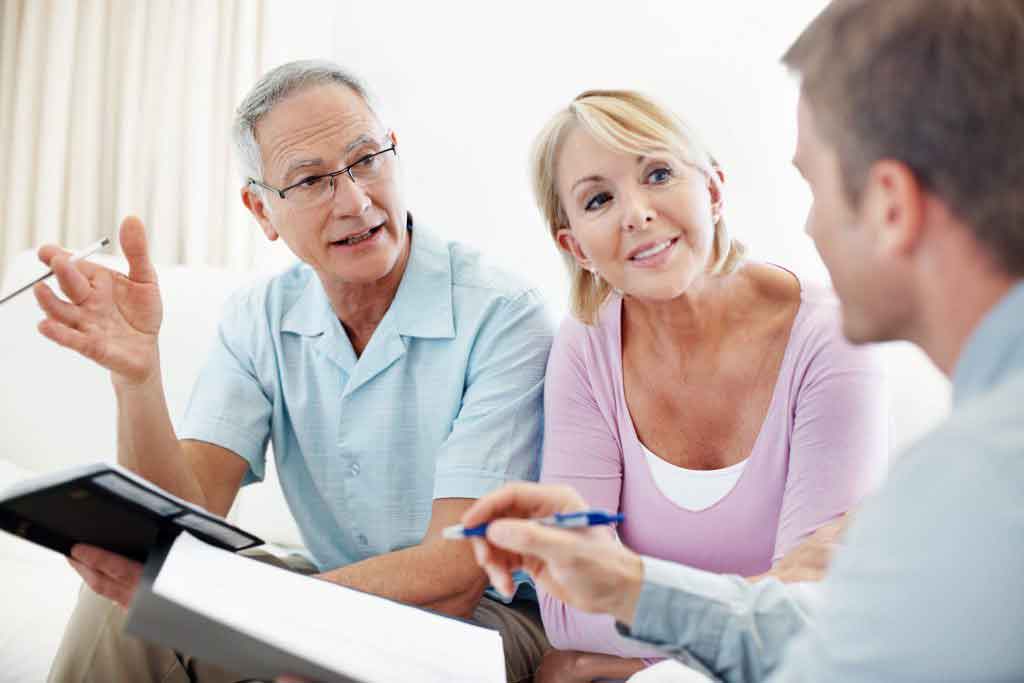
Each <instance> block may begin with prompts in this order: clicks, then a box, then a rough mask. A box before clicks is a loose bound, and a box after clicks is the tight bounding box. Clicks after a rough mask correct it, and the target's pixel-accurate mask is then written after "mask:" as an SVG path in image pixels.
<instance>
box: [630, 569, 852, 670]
mask: <svg viewBox="0 0 1024 683" xmlns="http://www.w3.org/2000/svg"><path fill="white" fill-rule="evenodd" d="M643 563H644V584H643V588H642V589H641V592H640V599H639V600H638V602H637V605H636V611H635V616H634V619H633V625H632V627H627V626H625V625H623V624H617V628H618V631H619V633H621V634H622V635H624V636H629V637H631V638H634V639H639V640H642V641H644V642H646V643H649V644H653V645H656V646H657V647H658V648H659V649H660V650H661V651H662V654H667V655H670V656H672V657H675V658H676V659H679V660H680V661H682V662H683V663H685V664H687V665H689V666H695V665H696V666H695V668H698V669H699V670H702V671H706V672H709V673H711V674H712V675H714V676H715V677H716V678H718V679H721V680H723V681H727V682H728V683H749V682H751V681H760V680H763V679H764V677H765V676H767V675H768V674H769V673H771V671H772V670H774V669H775V668H776V667H777V666H778V664H779V661H780V659H781V657H782V653H783V652H784V650H785V646H786V644H787V643H788V642H789V641H790V639H792V637H793V636H794V634H796V633H798V632H800V631H801V630H802V629H803V628H804V627H805V626H806V625H807V623H808V621H809V618H810V613H811V612H812V611H813V610H814V609H816V607H817V605H818V604H819V598H818V591H817V590H815V588H814V587H811V586H806V585H803V584H792V585H786V584H783V583H781V582H779V581H778V580H776V579H773V578H768V579H762V580H761V581H758V582H757V583H749V582H748V581H746V580H745V579H742V578H740V577H738V576H731V575H723V574H714V573H711V572H705V571H702V570H699V569H693V568H690V567H686V566H683V565H679V564H675V563H672V562H665V561H663V560H657V559H654V558H650V557H644V558H643ZM820 680H832V679H820Z"/></svg>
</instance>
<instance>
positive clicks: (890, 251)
mask: <svg viewBox="0 0 1024 683" xmlns="http://www.w3.org/2000/svg"><path fill="white" fill-rule="evenodd" d="M926 199H927V196H926V193H925V190H924V188H923V187H922V185H921V182H920V181H919V180H918V178H917V176H916V175H915V174H914V172H913V171H912V170H910V167H909V166H907V165H906V164H905V163H903V162H902V161H893V160H891V159H883V160H881V161H878V162H875V163H874V164H873V165H872V166H871V169H870V170H869V171H868V181H867V184H866V186H865V189H864V197H863V200H862V202H861V217H862V219H863V221H864V222H865V223H868V224H870V225H871V226H873V229H874V231H875V233H876V238H877V245H878V249H879V251H880V252H881V253H882V255H886V256H895V257H905V256H907V255H909V254H911V253H913V251H914V250H915V249H916V248H917V246H918V245H919V244H920V241H921V237H922V235H923V234H924V229H925V220H924V219H925V215H926V214H925V208H926V207H925V202H926Z"/></svg>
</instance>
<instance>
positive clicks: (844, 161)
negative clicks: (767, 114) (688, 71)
mask: <svg viewBox="0 0 1024 683" xmlns="http://www.w3.org/2000/svg"><path fill="white" fill-rule="evenodd" d="M783 63H784V64H786V65H787V66H788V67H789V68H790V69H792V70H793V71H794V72H796V73H797V75H798V76H799V77H800V78H801V91H802V94H803V97H804V100H805V101H806V103H807V104H808V106H809V107H810V109H811V111H812V112H813V113H814V116H815V121H816V122H817V123H818V125H819V128H820V130H821V135H822V137H823V138H824V139H825V140H827V141H828V142H829V144H831V145H832V146H833V147H834V148H835V149H836V153H837V155H838V157H839V164H840V173H841V176H842V185H843V191H844V193H845V194H846V198H847V200H848V201H849V202H850V203H851V204H852V205H854V206H856V205H858V204H859V202H860V199H861V196H862V193H863V190H864V187H865V184H866V182H867V178H868V173H869V171H870V168H871V166H872V165H873V164H874V163H875V162H877V161H880V160H883V159H891V160H896V161H900V162H902V163H904V164H906V165H907V167H908V168H910V169H911V171H912V172H913V173H914V175H915V176H916V178H917V180H918V181H919V182H920V183H921V184H922V186H923V187H924V188H925V189H926V190H927V191H928V192H930V193H932V194H934V195H935V196H936V197H939V198H940V199H942V200H943V201H944V202H945V203H946V204H947V205H948V206H949V208H950V209H951V211H952V212H953V213H954V215H956V216H957V217H958V218H960V219H961V220H962V221H963V222H964V223H966V224H967V225H968V226H969V228H970V230H971V231H972V232H973V235H974V236H975V238H976V239H977V240H978V242H979V243H980V244H981V245H982V246H983V247H985V248H986V250H987V251H988V252H990V253H991V255H992V256H993V257H994V258H995V260H996V262H997V263H998V264H999V265H1000V266H1002V267H1003V268H1004V269H1005V270H1006V271H1007V272H1008V273H1009V274H1011V275H1022V274H1024V0H833V2H832V3H831V4H829V6H828V7H827V8H826V9H825V10H824V11H823V12H822V13H821V14H820V15H819V16H818V17H817V18H816V19H814V21H813V22H811V24H810V25H809V26H808V27H807V28H806V30H804V32H803V33H802V34H801V35H800V36H799V37H798V38H797V39H796V42H794V43H793V45H792V46H791V47H790V48H789V50H788V51H787V52H786V54H785V55H784V57H783Z"/></svg>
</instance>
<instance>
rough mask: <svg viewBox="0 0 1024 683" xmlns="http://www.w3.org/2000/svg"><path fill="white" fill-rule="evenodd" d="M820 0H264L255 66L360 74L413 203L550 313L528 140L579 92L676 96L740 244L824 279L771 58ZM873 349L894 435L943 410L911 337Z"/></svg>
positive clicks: (786, 100)
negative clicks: (526, 288) (396, 147)
mask: <svg viewBox="0 0 1024 683" xmlns="http://www.w3.org/2000/svg"><path fill="white" fill-rule="evenodd" d="M824 4H825V3H824V1H823V0H786V1H785V2H771V3H769V2H752V1H750V0H717V1H716V2H707V0H660V1H659V0H634V1H633V2H628V3H627V2H622V1H621V0H620V1H609V0H565V1H562V0H547V1H546V2H541V1H538V0H523V1H522V2H518V3H496V2H485V1H481V2H476V3H469V2H452V3H447V4H440V3H426V2H403V1H401V0H377V1H376V2H372V3H338V2H330V1H325V2H307V3H303V4H301V5H297V4H295V3H291V2H283V1H279V0H270V2H269V5H268V7H267V14H266V17H265V22H264V31H265V32H266V35H265V39H266V48H265V53H264V64H266V65H267V67H268V68H269V67H271V66H274V65H276V64H279V63H281V62H285V61H288V60H292V59H301V58H311V57H328V58H331V59H334V60H335V61H337V62H339V63H341V64H342V65H344V66H346V67H348V68H350V69H352V70H353V71H355V72H356V73H357V74H359V75H361V76H362V77H363V78H364V79H365V80H366V81H367V82H368V84H369V85H370V87H371V89H372V90H373V91H374V93H375V94H376V96H377V99H378V100H379V101H380V104H381V105H382V115H383V116H384V118H385V123H386V125H389V126H390V127H392V128H393V129H394V130H395V131H396V132H397V134H398V137H399V144H400V150H401V155H402V164H403V165H404V169H405V180H406V192H407V196H408V198H409V206H410V208H411V209H412V210H413V211H414V212H415V214H416V215H417V217H418V218H419V219H420V220H421V221H424V222H429V223H430V224H431V225H433V226H434V227H435V228H436V229H437V230H439V231H440V232H441V233H442V234H444V235H445V236H446V237H448V238H451V239H456V240H461V241H465V242H470V243H472V244H475V245H477V246H478V247H480V248H482V249H484V250H486V251H487V252H488V253H490V254H491V255H492V256H493V257H494V258H495V259H497V260H498V261H499V262H500V263H503V264H505V265H506V266H508V267H510V268H514V269H516V270H518V271H519V272H521V273H523V274H524V275H525V276H526V277H528V278H529V279H530V280H532V281H533V282H534V283H536V284H537V285H539V286H540V287H541V288H542V289H543V290H544V291H545V292H546V293H547V295H548V298H549V299H550V300H551V301H552V302H553V304H554V305H555V307H556V309H559V310H561V311H564V310H565V308H566V296H567V288H566V283H567V279H566V277H565V274H564V272H563V269H562V264H561V262H560V260H559V259H558V256H557V253H556V251H555V249H554V247H553V246H552V245H551V243H550V241H549V238H548V237H547V233H546V231H545V227H544V225H543V224H542V222H541V220H540V217H539V214H538V213H537V211H536V209H535V207H534V205H533V200H532V197H531V195H530V190H529V185H528V180H527V154H528V150H529V146H530V143H531V142H532V140H533V137H534V135H535V134H536V132H537V131H538V130H539V129H540V127H541V126H542V125H543V123H544V122H545V121H546V120H547V118H548V117H549V116H551V114H553V113H554V112H555V111H557V110H558V109H560V108H562V107H564V106H565V105H566V104H567V103H568V102H569V101H570V100H571V98H572V97H573V96H575V95H576V94H577V93H579V92H580V91H582V90H585V89H589V88H609V87H622V88H633V89H639V90H643V91H645V92H647V93H649V94H651V95H654V96H655V97H657V98H659V99H661V100H663V101H664V102H666V103H667V104H669V105H670V106H672V107H673V108H674V109H676V111H677V112H679V113H680V114H681V115H682V116H683V117H684V118H686V119H687V120H688V121H689V122H690V123H691V124H692V125H693V126H694V127H695V128H696V129H697V131H698V132H699V133H700V134H701V135H702V137H703V138H704V140H705V142H706V143H707V144H708V146H709V147H710V148H711V150H712V152H713V153H714V154H715V156H716V157H717V158H718V159H719V161H720V162H721V164H722V166H723V168H724V169H725V172H726V176H727V180H728V186H727V194H726V202H727V207H726V216H727V218H728V220H729V221H730V224H731V226H732V228H733V230H734V231H735V232H736V234H737V235H738V236H739V237H740V238H741V239H743V240H744V241H745V242H746V243H747V244H748V245H749V246H750V247H751V251H752V254H753V256H754V257H755V258H759V259H763V260H766V261H770V262H775V263H780V264H783V265H785V266H787V267H789V268H791V269H793V270H795V271H797V272H798V273H800V274H801V275H803V276H804V277H805V278H813V279H818V280H821V281H827V278H828V274H827V272H826V271H825V269H824V267H823V265H822V264H821V261H820V259H819V258H818V257H817V254H816V252H815V251H814V248H813V245H812V244H811V242H810V240H809V238H807V236H806V235H805V234H804V232H803V224H804V218H805V215H806V212H807V209H808V206H809V203H810V194H809V192H808V191H807V189H806V187H805V186H804V184H803V182H802V180H801V179H800V177H799V175H798V174H797V173H796V171H795V170H794V169H793V168H792V166H791V164H790V159H791V157H792V153H793V145H794V142H795V137H796V126H795V110H796V84H795V82H794V81H793V80H792V78H791V77H790V76H789V75H788V74H787V73H786V72H785V70H784V69H783V68H782V66H781V65H780V64H779V57H780V56H781V54H782V53H783V52H784V51H785V49H786V47H787V46H788V45H789V43H790V42H791V41H792V40H793V39H794V38H795V37H796V36H797V34H798V33H799V32H800V30H801V29H802V27H803V26H805V25H806V24H807V22H808V21H809V20H810V19H811V18H812V17H813V16H814V15H815V14H816V13H817V12H818V11H820V9H821V8H822V7H823V6H824ZM300 7H301V8H302V11H301V12H300V11H298V9H297V8H300ZM259 258H260V262H261V263H262V264H263V265H265V266H273V265H276V264H279V263H281V262H283V261H286V260H288V259H289V254H288V253H287V252H286V251H285V250H284V249H283V248H282V247H281V246H280V245H274V246H270V245H265V246H264V249H263V251H262V252H260V255H259ZM886 361H887V366H888V370H889V378H890V382H889V395H890V402H891V407H892V410H891V416H892V429H891V439H890V440H891V443H892V445H893V447H894V449H898V448H900V447H902V446H903V445H905V444H906V443H907V442H909V441H911V440H912V439H913V438H914V437H916V436H917V435H918V434H920V433H921V432H922V431H925V430H926V429H928V428H929V427H930V426H932V425H933V424H934V423H935V422H936V421H937V420H938V419H939V418H940V416H941V415H942V414H944V412H945V410H946V408H947V406H948V402H949V391H948V386H947V383H946V381H945V379H944V378H943V377H942V376H941V375H940V374H939V373H938V372H937V371H936V370H935V368H934V367H933V366H932V365H931V364H930V363H929V362H928V361H927V360H926V359H925V358H924V357H923V355H922V354H921V353H920V352H919V351H917V350H916V349H914V348H911V347H910V346H909V345H906V344H903V345H893V346H891V347H890V348H888V349H887V352H886Z"/></svg>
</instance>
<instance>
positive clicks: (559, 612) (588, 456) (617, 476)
mask: <svg viewBox="0 0 1024 683" xmlns="http://www.w3.org/2000/svg"><path fill="white" fill-rule="evenodd" d="M584 337H585V332H584V328H583V326H582V324H581V323H578V322H576V321H575V320H572V319H568V320H566V322H565V323H564V324H563V325H562V329H561V330H560V331H559V333H558V336H557V337H556V339H555V343H554V346H553V348H552V350H551V358H550V360H549V361H548V371H547V381H546V389H545V395H544V419H545V422H544V425H545V427H544V467H543V471H542V473H541V481H543V482H545V483H549V484H566V485H568V486H571V487H573V488H574V489H576V490H577V491H579V493H580V495H581V496H583V498H584V499H586V501H587V503H588V504H589V505H592V506H593V507H598V508H603V509H605V510H609V511H616V512H617V511H618V510H619V493H620V490H621V488H622V451H621V446H620V444H619V440H618V437H617V434H616V430H615V429H614V426H613V424H612V417H611V415H610V414H606V413H604V412H602V410H601V407H600V406H599V402H600V399H599V398H598V397H597V393H596V392H595V390H594V388H593V387H592V386H591V381H590V377H589V374H588V372H587V368H586V362H585V358H584V350H583V347H584V344H585V339H584ZM537 593H538V597H539V598H540V610H541V618H542V620H543V622H544V629H545V631H546V632H547V635H548V640H549V641H550V642H551V645H552V646H553V647H555V648H558V649H560V650H580V651H583V652H599V653H602V654H609V655H615V656H618V657H662V656H663V655H662V654H661V653H660V652H658V651H657V650H656V649H654V648H651V647H645V646H643V645H641V644H639V643H636V642H631V641H629V640H627V639H625V638H623V637H622V636H620V635H619V634H618V633H617V632H616V630H615V623H614V620H613V619H612V618H611V617H610V616H608V615H604V614H588V613H586V612H581V611H580V610H576V609H573V608H571V607H569V606H568V605H566V604H565V603H563V602H561V601H559V600H557V599H555V598H553V597H552V596H550V595H548V594H547V593H545V592H544V591H542V590H540V588H538V589H537Z"/></svg>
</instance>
